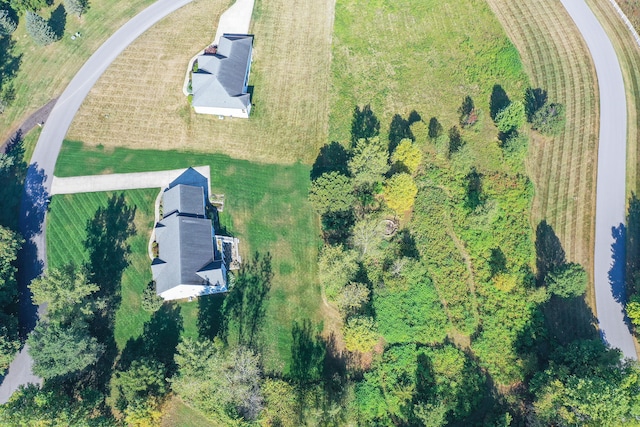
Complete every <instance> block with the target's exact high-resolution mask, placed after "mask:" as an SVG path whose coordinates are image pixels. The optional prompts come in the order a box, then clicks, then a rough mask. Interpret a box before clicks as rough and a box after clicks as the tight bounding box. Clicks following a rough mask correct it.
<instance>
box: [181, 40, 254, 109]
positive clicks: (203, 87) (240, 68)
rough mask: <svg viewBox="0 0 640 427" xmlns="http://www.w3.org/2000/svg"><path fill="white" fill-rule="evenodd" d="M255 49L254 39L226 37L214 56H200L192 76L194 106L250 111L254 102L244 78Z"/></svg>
mask: <svg viewBox="0 0 640 427" xmlns="http://www.w3.org/2000/svg"><path fill="white" fill-rule="evenodd" d="M252 49H253V36H251V35H235V34H224V35H223V36H222V37H221V38H220V41H219V43H218V51H217V53H216V54H215V55H209V54H206V55H200V56H198V71H197V72H195V73H193V75H192V85H191V86H192V89H193V100H192V105H193V106H194V107H219V108H240V109H245V108H247V106H248V105H249V104H250V103H251V100H250V96H249V94H248V93H246V83H247V82H246V81H245V77H246V73H247V68H248V67H249V64H250V63H251V52H252Z"/></svg>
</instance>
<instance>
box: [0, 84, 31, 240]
mask: <svg viewBox="0 0 640 427" xmlns="http://www.w3.org/2000/svg"><path fill="white" fill-rule="evenodd" d="M0 78H1V77H0ZM23 158H24V143H23V140H22V132H20V131H18V132H17V133H16V135H15V136H14V137H13V138H12V139H11V140H10V141H9V143H8V144H7V146H6V147H5V151H4V154H2V153H0V200H2V205H1V206H0V225H2V226H3V227H8V228H10V229H12V230H18V218H19V216H20V199H21V197H22V193H23V191H24V180H25V178H26V175H27V164H26V162H25V161H24V160H23Z"/></svg>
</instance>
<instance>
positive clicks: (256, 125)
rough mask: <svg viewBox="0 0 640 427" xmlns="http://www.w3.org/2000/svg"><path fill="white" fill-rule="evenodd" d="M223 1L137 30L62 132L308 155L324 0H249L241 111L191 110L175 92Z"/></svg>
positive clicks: (315, 132) (323, 61)
mask: <svg viewBox="0 0 640 427" xmlns="http://www.w3.org/2000/svg"><path fill="white" fill-rule="evenodd" d="M229 4H230V2H229V1H228V0H196V1H195V2H193V3H192V4H190V5H188V6H186V7H184V8H182V9H180V10H179V11H177V12H175V13H173V14H172V15H171V16H169V17H167V18H166V19H165V20H163V21H162V22H160V23H158V24H157V25H156V26H154V27H153V28H151V29H150V30H149V31H147V32H146V33H145V34H144V35H143V36H142V37H140V38H139V39H138V40H137V41H136V42H135V43H133V44H132V45H131V46H130V47H129V48H128V49H127V50H126V51H125V52H123V54H122V55H120V57H118V59H117V60H116V61H114V63H113V64H112V65H111V66H110V67H109V69H108V70H107V71H106V72H105V74H104V75H103V77H102V78H101V79H100V81H99V82H98V83H97V84H96V86H95V87H94V88H93V90H92V91H91V93H90V94H89V96H88V97H87V99H86V100H85V102H84V104H83V105H82V107H81V109H80V111H79V113H78V115H77V116H76V118H75V120H74V122H73V124H72V127H71V129H70V131H69V134H68V136H67V137H68V139H73V140H80V141H83V142H85V143H87V144H90V145H99V144H101V145H103V146H105V147H116V146H124V147H129V148H151V149H160V150H169V149H179V150H189V151H201V152H219V153H224V154H228V155H230V156H232V157H236V158H241V159H248V160H254V161H264V162H278V163H291V162H296V161H303V162H311V161H312V160H313V159H314V158H315V156H316V153H317V150H318V148H319V147H320V146H321V145H322V144H324V143H326V140H327V134H328V108H329V66H330V61H331V32H332V28H333V0H314V1H306V0H270V1H268V2H262V1H261V0H258V1H257V2H256V8H255V10H254V15H253V22H252V32H253V34H255V41H254V43H255V44H254V48H255V50H254V62H253V65H252V70H251V77H250V82H249V83H250V85H251V86H254V88H255V89H254V92H253V100H252V102H253V103H254V105H255V106H254V108H253V110H252V116H251V118H250V119H249V120H243V119H229V118H227V119H225V120H220V119H218V117H217V116H215V117H214V116H207V115H200V114H198V115H196V114H195V113H194V112H193V110H192V109H191V108H190V107H189V106H188V102H187V98H186V97H185V96H184V95H183V94H182V85H183V81H184V73H185V71H186V67H187V64H188V61H189V59H190V58H191V57H192V56H193V55H194V54H196V53H197V52H198V51H199V50H200V49H202V48H203V47H205V46H207V45H208V44H209V43H211V41H212V39H213V36H214V35H215V31H216V25H217V23H218V19H219V16H220V14H221V13H222V12H223V11H224V10H225V9H226V8H227V7H228V6H229Z"/></svg>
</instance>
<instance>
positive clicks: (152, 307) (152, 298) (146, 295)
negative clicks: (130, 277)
mask: <svg viewBox="0 0 640 427" xmlns="http://www.w3.org/2000/svg"><path fill="white" fill-rule="evenodd" d="M163 302H164V299H162V297H161V296H160V295H158V294H157V293H156V287H155V285H154V283H153V282H151V283H149V285H148V286H147V287H146V288H144V291H142V304H141V305H142V309H143V310H145V311H149V312H151V313H153V312H156V311H158V309H160V307H162V303H163Z"/></svg>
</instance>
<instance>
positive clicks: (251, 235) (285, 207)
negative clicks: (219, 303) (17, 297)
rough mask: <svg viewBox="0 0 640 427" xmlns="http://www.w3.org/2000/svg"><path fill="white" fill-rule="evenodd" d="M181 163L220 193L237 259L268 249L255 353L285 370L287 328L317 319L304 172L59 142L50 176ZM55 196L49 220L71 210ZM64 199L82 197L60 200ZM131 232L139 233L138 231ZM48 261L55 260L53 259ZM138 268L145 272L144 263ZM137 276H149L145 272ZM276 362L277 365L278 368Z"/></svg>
mask: <svg viewBox="0 0 640 427" xmlns="http://www.w3.org/2000/svg"><path fill="white" fill-rule="evenodd" d="M149 159H153V161H149ZM189 165H210V166H211V171H212V174H211V189H212V192H213V193H215V194H222V193H224V194H225V198H226V199H225V207H224V212H223V213H222V214H221V215H220V221H221V223H222V225H223V226H224V227H226V228H227V230H228V231H230V232H232V233H233V234H234V235H235V236H236V237H239V238H240V242H241V245H240V249H241V253H242V255H243V257H245V258H248V257H250V256H251V254H252V253H254V252H255V251H259V252H261V253H265V252H267V251H268V252H270V253H271V255H272V257H273V270H274V273H275V278H274V281H273V284H272V289H271V294H270V300H269V302H268V306H267V315H266V320H265V325H264V330H265V331H266V333H267V334H268V339H267V340H265V341H266V342H265V349H264V351H263V354H264V355H265V356H266V359H267V368H268V369H273V370H278V371H279V370H282V369H283V368H284V369H286V366H287V364H288V362H289V360H290V349H291V326H292V322H293V321H294V320H301V319H305V318H309V319H311V320H312V321H314V322H316V323H319V322H320V321H321V315H320V290H319V287H318V285H317V279H316V259H317V248H318V245H319V243H318V235H319V231H318V225H317V223H316V219H315V215H314V214H313V211H312V210H311V207H310V205H309V203H308V202H307V193H308V186H309V168H308V167H306V166H302V165H299V164H297V165H291V166H280V165H260V164H256V163H250V162H248V161H244V160H234V159H231V158H229V157H227V156H224V155H219V154H195V153H178V152H175V151H151V150H129V149H124V148H116V149H114V150H112V151H108V152H107V151H105V150H100V149H96V148H92V147H86V146H83V145H82V144H81V143H73V142H66V143H65V144H64V145H63V149H62V153H61V156H60V159H59V160H58V164H57V165H56V175H58V176H76V175H81V174H83V173H86V171H87V170H89V169H90V170H92V171H93V172H94V173H96V174H100V173H105V172H112V173H124V172H134V171H135V172H141V171H150V170H163V169H177V168H182V167H186V166H189ZM152 193H153V192H152ZM58 197H59V196H55V197H54V204H53V205H52V213H53V214H55V210H56V208H57V209H59V210H71V208H70V206H71V205H72V204H73V205H75V203H71V200H68V199H62V200H60V201H59V202H58V201H56V199H57V198H58ZM64 197H69V198H73V197H85V196H84V195H82V196H62V198H64ZM105 200H106V199H105ZM63 206H64V207H63ZM152 206H153V200H150V201H149V203H148V205H147V207H146V208H145V209H152ZM139 209H141V208H139ZM139 212H140V211H139ZM149 212H150V211H149ZM53 216H54V215H52V217H53ZM52 219H55V218H52ZM70 222H71V221H69V220H66V221H59V222H58V224H60V225H55V224H56V223H54V221H53V220H52V221H51V222H50V224H52V225H50V226H49V227H50V228H52V227H58V228H62V224H68V223H70ZM81 224H84V221H83V222H81ZM65 226H68V225H65ZM149 226H150V224H149ZM139 231H140V233H142V229H141V228H139ZM148 232H149V229H147V231H146V232H145V234H144V235H145V236H148ZM63 236H64V234H62V233H58V234H55V232H52V233H49V239H51V240H50V241H51V242H54V241H55V242H56V244H55V245H53V244H52V245H50V247H53V246H60V247H61V249H60V250H63V249H62V248H64V247H65V246H67V247H69V246H70V245H72V244H73V243H67V242H68V241H70V240H71V239H68V238H67V239H64V238H63ZM74 240H77V239H74ZM61 242H65V243H64V244H61ZM134 249H135V248H134ZM68 250H69V251H73V252H74V253H77V252H78V251H81V250H82V248H81V245H80V244H79V243H77V244H75V247H70V249H68ZM138 252H140V253H142V254H144V256H145V257H146V247H144V248H142V247H140V248H138V249H137V250H136V253H138ZM52 256H54V257H58V258H59V256H58V255H52ZM144 269H145V271H148V260H146V259H145V264H144ZM145 274H150V271H148V273H145ZM147 282H148V280H146V281H143V283H145V284H146V283H147ZM182 313H183V315H184V316H185V329H187V333H188V334H191V336H195V333H194V332H189V331H194V328H188V327H187V326H188V324H192V325H195V324H196V319H197V305H196V304H194V303H184V304H183V305H182ZM277 361H284V364H285V365H284V367H283V366H281V365H279V364H278V363H280V362H277ZM269 363H271V364H269Z"/></svg>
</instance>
